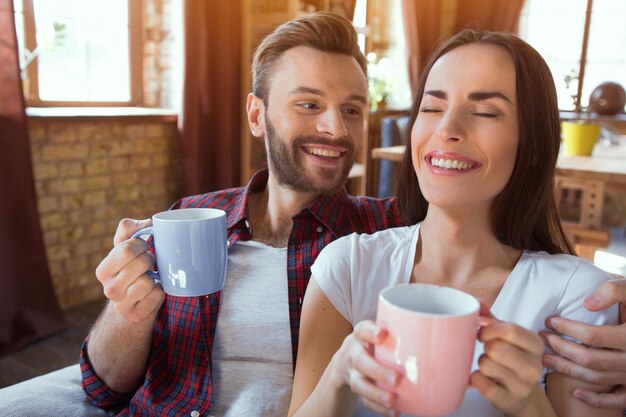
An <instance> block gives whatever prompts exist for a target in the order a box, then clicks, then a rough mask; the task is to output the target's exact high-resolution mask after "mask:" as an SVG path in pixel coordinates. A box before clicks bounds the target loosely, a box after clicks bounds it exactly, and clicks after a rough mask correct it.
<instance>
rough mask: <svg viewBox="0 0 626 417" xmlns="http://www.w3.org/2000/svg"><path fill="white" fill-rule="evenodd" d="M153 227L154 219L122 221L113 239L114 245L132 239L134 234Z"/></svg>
mask: <svg viewBox="0 0 626 417" xmlns="http://www.w3.org/2000/svg"><path fill="white" fill-rule="evenodd" d="M150 225H152V219H144V220H135V219H122V220H121V221H120V223H119V225H118V226H117V230H116V231H115V236H114V237H113V245H117V244H118V243H120V242H123V241H125V240H128V239H130V237H131V236H132V235H133V233H135V232H137V231H138V230H141V229H144V228H146V227H148V226H150Z"/></svg>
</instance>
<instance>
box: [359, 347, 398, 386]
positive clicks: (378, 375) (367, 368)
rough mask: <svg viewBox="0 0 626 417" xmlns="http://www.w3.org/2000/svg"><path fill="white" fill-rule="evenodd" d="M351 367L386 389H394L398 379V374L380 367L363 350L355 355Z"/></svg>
mask: <svg viewBox="0 0 626 417" xmlns="http://www.w3.org/2000/svg"><path fill="white" fill-rule="evenodd" d="M352 365H353V366H354V368H355V369H356V370H357V371H358V372H360V373H361V374H362V375H364V376H365V377H367V378H369V379H370V380H372V381H374V382H377V383H379V384H382V385H384V386H386V387H388V388H394V387H395V386H396V385H397V384H398V380H399V379H400V375H399V374H398V372H396V371H395V370H393V369H390V368H388V367H386V366H383V365H381V364H380V363H379V362H378V361H377V360H376V359H374V358H373V357H372V356H371V355H370V354H369V353H368V352H367V351H366V350H365V349H361V350H360V351H359V352H358V353H357V354H355V357H354V359H353V361H352Z"/></svg>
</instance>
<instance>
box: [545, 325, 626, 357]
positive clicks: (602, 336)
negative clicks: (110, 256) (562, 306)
mask: <svg viewBox="0 0 626 417" xmlns="http://www.w3.org/2000/svg"><path fill="white" fill-rule="evenodd" d="M546 326H548V328H550V329H552V330H554V331H556V332H557V333H561V334H564V335H567V336H570V337H573V338H574V339H578V340H580V341H581V342H583V343H584V344H586V345H589V346H598V347H605V348H611V349H620V350H626V327H622V326H595V325H592V324H586V323H581V322H579V321H575V320H570V319H566V318H563V317H548V319H546Z"/></svg>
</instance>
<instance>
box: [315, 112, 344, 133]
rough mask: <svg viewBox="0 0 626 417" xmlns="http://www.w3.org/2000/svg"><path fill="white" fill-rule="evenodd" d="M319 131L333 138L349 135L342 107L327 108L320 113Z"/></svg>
mask: <svg viewBox="0 0 626 417" xmlns="http://www.w3.org/2000/svg"><path fill="white" fill-rule="evenodd" d="M317 132H318V133H320V134H322V135H324V136H330V137H332V138H342V137H344V136H347V135H348V128H347V127H346V124H345V122H344V120H343V114H342V113H341V110H340V109H327V110H326V111H325V112H323V113H322V114H321V115H320V118H319V120H318V122H317Z"/></svg>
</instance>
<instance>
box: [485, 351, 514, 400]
mask: <svg viewBox="0 0 626 417" xmlns="http://www.w3.org/2000/svg"><path fill="white" fill-rule="evenodd" d="M478 367H479V369H480V373H481V374H482V375H484V376H486V377H487V378H489V379H492V380H494V381H495V382H497V383H498V384H500V385H502V386H503V387H506V388H507V389H508V390H509V391H513V389H514V388H517V386H519V385H520V384H519V383H517V381H516V380H517V379H518V378H517V375H516V374H515V372H513V371H512V370H511V369H509V368H507V367H506V366H503V365H501V364H499V363H498V362H496V361H494V360H493V359H491V358H490V357H489V356H488V355H486V354H483V355H481V356H480V358H478Z"/></svg>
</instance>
